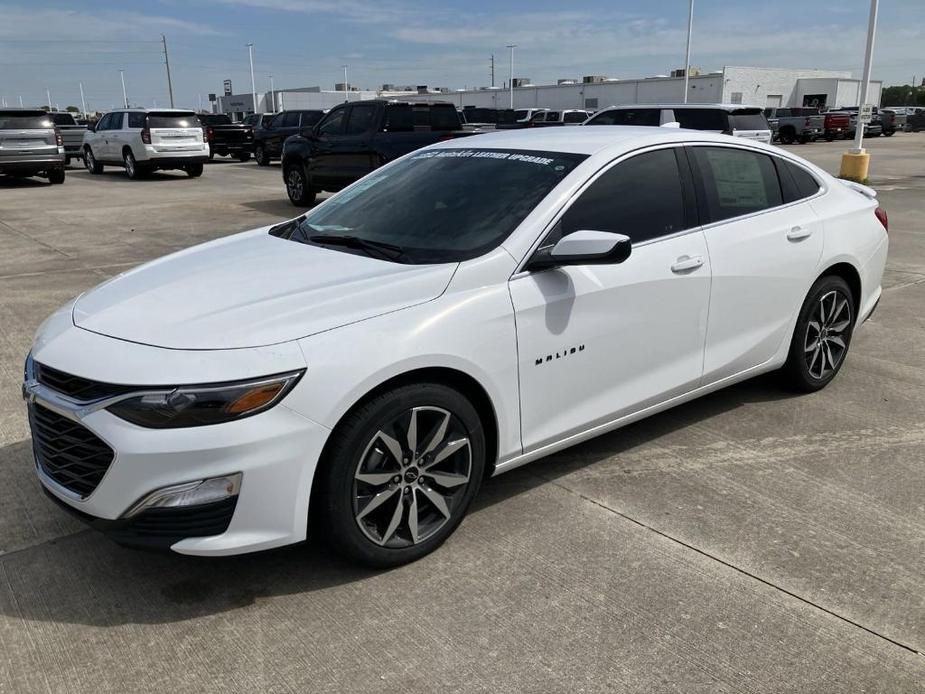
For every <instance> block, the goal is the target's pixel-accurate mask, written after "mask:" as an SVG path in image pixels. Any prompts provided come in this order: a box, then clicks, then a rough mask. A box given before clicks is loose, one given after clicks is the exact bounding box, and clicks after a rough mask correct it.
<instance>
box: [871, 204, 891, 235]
mask: <svg viewBox="0 0 925 694" xmlns="http://www.w3.org/2000/svg"><path fill="white" fill-rule="evenodd" d="M874 216H876V217H877V220H878V221H879V222H880V223H881V224H882V225H883V228H884V230H885V231H889V230H890V218H889V217H888V216H887V214H886V210H885V209H883V208H882V207H876V208H874Z"/></svg>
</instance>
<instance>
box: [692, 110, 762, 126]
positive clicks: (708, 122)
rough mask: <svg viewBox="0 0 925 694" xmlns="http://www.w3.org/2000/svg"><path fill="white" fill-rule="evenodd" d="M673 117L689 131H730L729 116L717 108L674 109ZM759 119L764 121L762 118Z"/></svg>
mask: <svg viewBox="0 0 925 694" xmlns="http://www.w3.org/2000/svg"><path fill="white" fill-rule="evenodd" d="M674 117H675V120H676V121H678V123H680V125H681V127H682V128H687V129H689V130H715V131H718V132H725V131H727V130H730V129H731V126H730V122H729V115H728V114H727V113H726V112H725V111H723V110H721V109H718V108H676V109H675V110H674ZM761 118H762V120H764V116H761ZM765 123H767V121H765ZM766 127H767V126H766ZM740 129H741V128H740Z"/></svg>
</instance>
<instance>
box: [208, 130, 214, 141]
mask: <svg viewBox="0 0 925 694" xmlns="http://www.w3.org/2000/svg"><path fill="white" fill-rule="evenodd" d="M214 136H215V131H214V130H212V128H206V142H212V138H213V137H214Z"/></svg>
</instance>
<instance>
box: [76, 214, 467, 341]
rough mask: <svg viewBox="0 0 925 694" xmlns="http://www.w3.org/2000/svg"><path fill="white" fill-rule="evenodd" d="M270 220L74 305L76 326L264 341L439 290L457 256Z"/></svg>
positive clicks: (132, 336) (138, 335) (143, 270)
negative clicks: (363, 245)
mask: <svg viewBox="0 0 925 694" xmlns="http://www.w3.org/2000/svg"><path fill="white" fill-rule="evenodd" d="M268 228H269V227H267V228H264V229H256V230H254V231H250V232H245V233H243V234H237V235H235V236H231V237H227V238H224V239H220V240H218V241H212V242H210V243H206V244H203V245H201V246H195V247H193V248H190V249H187V250H185V251H181V252H179V253H175V254H173V255H169V256H166V257H164V258H161V259H159V260H155V261H154V262H151V263H148V264H146V265H142V266H140V267H138V268H135V269H134V270H131V271H129V272H126V273H124V274H122V275H119V276H118V277H115V278H113V279H111V280H109V281H108V282H105V283H103V284H101V285H100V286H98V287H96V288H95V289H93V290H91V291H89V292H87V293H86V294H84V295H83V296H81V297H80V298H79V299H78V300H77V302H76V303H75V304H74V310H73V320H74V324H75V325H76V326H78V327H80V328H83V329H85V330H90V331H92V332H95V333H100V334H102V335H108V336H110V337H115V338H119V339H122V340H130V341H132V342H139V343H142V344H147V345H155V346H158V347H166V348H171V349H237V348H245V347H260V346H264V345H271V344H277V343H280V342H287V341H289V340H295V339H297V338H300V337H306V336H308V335H313V334H315V333H319V332H323V331H325V330H330V329H332V328H337V327H340V326H342V325H347V324H348V323H354V322H356V321H361V320H365V319H367V318H372V317H374V316H378V315H381V314H383V313H388V312H391V311H397V310H399V309H402V308H407V307H408V306H413V305H414V304H419V303H423V302H426V301H430V300H432V299H435V298H436V297H438V296H440V294H442V293H443V291H444V290H445V289H446V287H447V285H448V284H449V281H450V278H451V277H452V276H453V272H454V271H455V269H456V266H457V264H456V263H452V264H443V265H404V264H399V263H392V262H388V261H384V260H379V259H377V258H370V257H367V256H364V255H355V254H353V253H346V252H342V251H339V250H334V249H329V248H321V247H319V246H313V245H307V244H302V243H296V242H293V241H288V240H285V239H281V238H277V237H275V236H270V235H269V234H268V233H267V229H268Z"/></svg>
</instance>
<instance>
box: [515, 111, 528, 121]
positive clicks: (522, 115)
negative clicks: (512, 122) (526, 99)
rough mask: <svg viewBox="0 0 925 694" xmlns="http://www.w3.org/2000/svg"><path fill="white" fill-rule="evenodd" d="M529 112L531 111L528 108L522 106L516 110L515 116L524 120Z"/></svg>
mask: <svg viewBox="0 0 925 694" xmlns="http://www.w3.org/2000/svg"><path fill="white" fill-rule="evenodd" d="M529 114H530V112H529V111H528V110H527V109H525V108H521V109H518V110H517V111H514V118H516V119H517V120H523V119H524V118H526V117H527V116H528V115H529Z"/></svg>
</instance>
